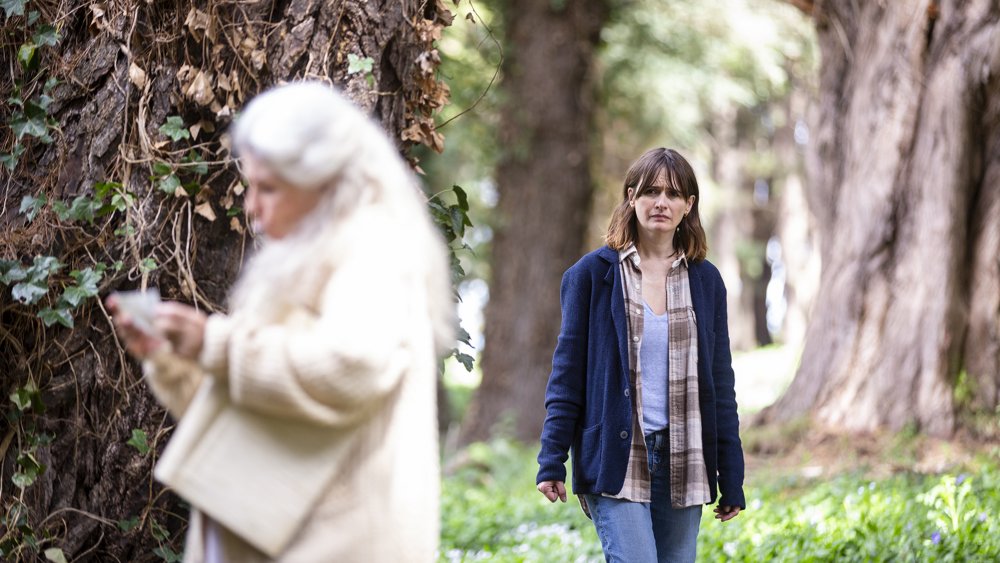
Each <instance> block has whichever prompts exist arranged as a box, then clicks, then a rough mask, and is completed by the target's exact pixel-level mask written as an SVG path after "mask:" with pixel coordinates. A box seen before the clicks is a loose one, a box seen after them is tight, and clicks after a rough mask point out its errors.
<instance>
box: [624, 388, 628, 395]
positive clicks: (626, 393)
mask: <svg viewBox="0 0 1000 563" xmlns="http://www.w3.org/2000/svg"><path fill="white" fill-rule="evenodd" d="M625 396H626V397H628V389H626V390H625Z"/></svg>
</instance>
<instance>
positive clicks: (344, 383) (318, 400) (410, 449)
mask: <svg viewBox="0 0 1000 563" xmlns="http://www.w3.org/2000/svg"><path fill="white" fill-rule="evenodd" d="M386 219H387V218H386V217H381V216H380V214H379V210H378V209H369V210H366V211H358V212H355V213H353V214H352V218H351V219H350V220H349V221H342V223H343V224H342V225H340V226H339V227H338V228H337V229H336V230H335V231H331V232H330V233H327V234H324V235H322V236H324V237H327V239H328V240H325V241H321V242H322V244H319V245H317V244H310V248H311V249H312V250H311V252H315V249H316V248H323V249H326V250H325V251H324V252H323V253H322V255H316V256H315V260H314V261H313V266H312V267H310V268H309V269H308V271H304V272H302V273H301V274H302V275H301V278H300V279H301V284H300V286H299V287H298V288H297V289H296V290H295V291H294V292H289V294H288V295H273V296H271V297H270V299H272V300H273V302H271V303H269V306H268V307H267V308H268V309H269V313H268V314H267V315H266V317H267V318H261V317H260V316H259V315H258V314H257V312H258V311H257V310H256V309H253V310H246V309H242V310H241V309H239V308H236V309H235V310H234V311H233V312H232V314H231V315H229V316H225V315H213V316H211V317H210V318H209V321H208V324H207V326H206V334H205V342H204V349H203V352H202V355H201V358H200V360H199V362H198V364H197V365H196V364H194V363H192V362H187V361H184V360H182V359H180V358H178V357H176V356H173V355H172V354H170V353H169V352H163V353H160V354H157V355H156V356H154V357H153V358H151V359H150V360H149V361H147V362H146V366H145V367H146V373H147V377H148V381H149V384H150V386H151V388H152V389H153V392H154V394H155V395H156V397H157V398H158V399H159V400H160V402H161V403H163V404H164V405H165V406H166V407H167V408H168V409H169V410H170V412H171V413H172V414H173V415H174V416H175V417H177V418H178V419H179V423H178V425H177V428H176V430H175V432H174V435H173V437H172V438H171V441H170V444H169V445H168V447H167V449H166V451H165V452H164V454H163V456H162V458H161V459H160V460H159V462H158V464H157V467H156V470H155V475H156V477H157V479H159V480H160V481H162V482H164V483H165V484H167V485H169V486H170V487H172V488H173V489H174V490H175V491H176V492H177V493H178V494H179V495H180V496H182V497H183V498H184V499H185V500H187V501H188V502H190V503H191V505H192V507H193V514H192V518H191V521H190V524H189V531H188V540H187V546H186V550H185V561H186V562H201V561H203V560H204V544H203V540H204V534H205V527H204V522H205V516H208V517H209V518H210V519H211V520H212V521H213V522H215V523H217V524H218V525H220V526H221V528H220V527H218V526H217V527H215V530H218V531H219V532H220V534H221V540H222V547H223V551H224V555H225V557H226V560H227V561H241V562H242V561H246V562H252V561H287V562H295V563H308V562H314V561H315V562H333V561H346V562H350V561H358V562H397V561H404V562H405V561H414V562H424V561H432V560H433V559H434V557H435V551H436V548H437V541H438V527H439V514H438V510H439V509H438V504H439V502H438V499H439V487H440V484H439V468H438V447H437V429H436V422H435V421H436V406H435V401H436V399H435V397H436V395H435V389H436V388H435V375H436V359H435V354H434V337H433V334H432V326H431V324H432V322H431V319H430V314H429V305H428V303H429V301H431V300H433V299H438V298H440V297H441V296H440V295H439V294H440V291H442V288H441V287H439V286H440V285H441V284H440V283H437V282H436V281H434V280H435V279H436V277H438V276H436V275H435V273H433V272H428V271H427V270H428V266H427V264H438V263H439V262H438V261H437V260H428V259H427V256H428V252H438V251H439V250H440V249H439V248H431V249H427V248H419V247H418V243H416V242H413V241H408V240H405V238H406V237H397V236H396V235H394V234H393V233H392V232H391V228H389V229H388V230H386V229H379V225H383V224H386V223H387V221H386ZM373 228H374V229H375V230H377V231H378V234H376V235H375V236H374V237H373V236H372V233H373ZM244 281H250V282H252V280H244ZM435 292H437V293H435Z"/></svg>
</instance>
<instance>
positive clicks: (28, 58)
mask: <svg viewBox="0 0 1000 563" xmlns="http://www.w3.org/2000/svg"><path fill="white" fill-rule="evenodd" d="M37 55H38V46H37V45H35V44H34V43H25V44H23V45H21V48H20V49H18V50H17V62H19V63H21V68H23V69H24V70H31V69H33V68H35V66H36V65H37V64H38V56H37Z"/></svg>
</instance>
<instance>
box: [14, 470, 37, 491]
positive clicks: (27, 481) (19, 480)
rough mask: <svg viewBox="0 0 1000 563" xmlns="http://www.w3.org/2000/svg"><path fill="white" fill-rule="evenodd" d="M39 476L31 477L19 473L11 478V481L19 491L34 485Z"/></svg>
mask: <svg viewBox="0 0 1000 563" xmlns="http://www.w3.org/2000/svg"><path fill="white" fill-rule="evenodd" d="M37 478H38V476H37V475H31V474H26V473H21V472H17V473H15V474H14V475H13V476H11V478H10V480H11V482H13V483H14V485H15V486H16V487H17V488H19V489H27V488H28V487H30V486H31V484H32V483H34V482H35V479H37Z"/></svg>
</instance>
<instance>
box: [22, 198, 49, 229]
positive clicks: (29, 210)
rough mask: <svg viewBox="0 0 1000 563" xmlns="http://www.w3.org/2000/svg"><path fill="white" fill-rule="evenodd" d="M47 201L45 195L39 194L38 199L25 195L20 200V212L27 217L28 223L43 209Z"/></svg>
mask: <svg viewBox="0 0 1000 563" xmlns="http://www.w3.org/2000/svg"><path fill="white" fill-rule="evenodd" d="M48 201H49V198H48V197H47V196H46V195H45V194H41V195H39V196H38V197H32V196H30V195H26V196H24V198H22V199H21V209H20V212H21V213H24V214H25V215H26V216H27V217H28V222H29V223H30V222H32V221H34V220H35V217H38V213H39V212H40V211H41V210H42V208H43V207H45V204H46V203H48Z"/></svg>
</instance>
